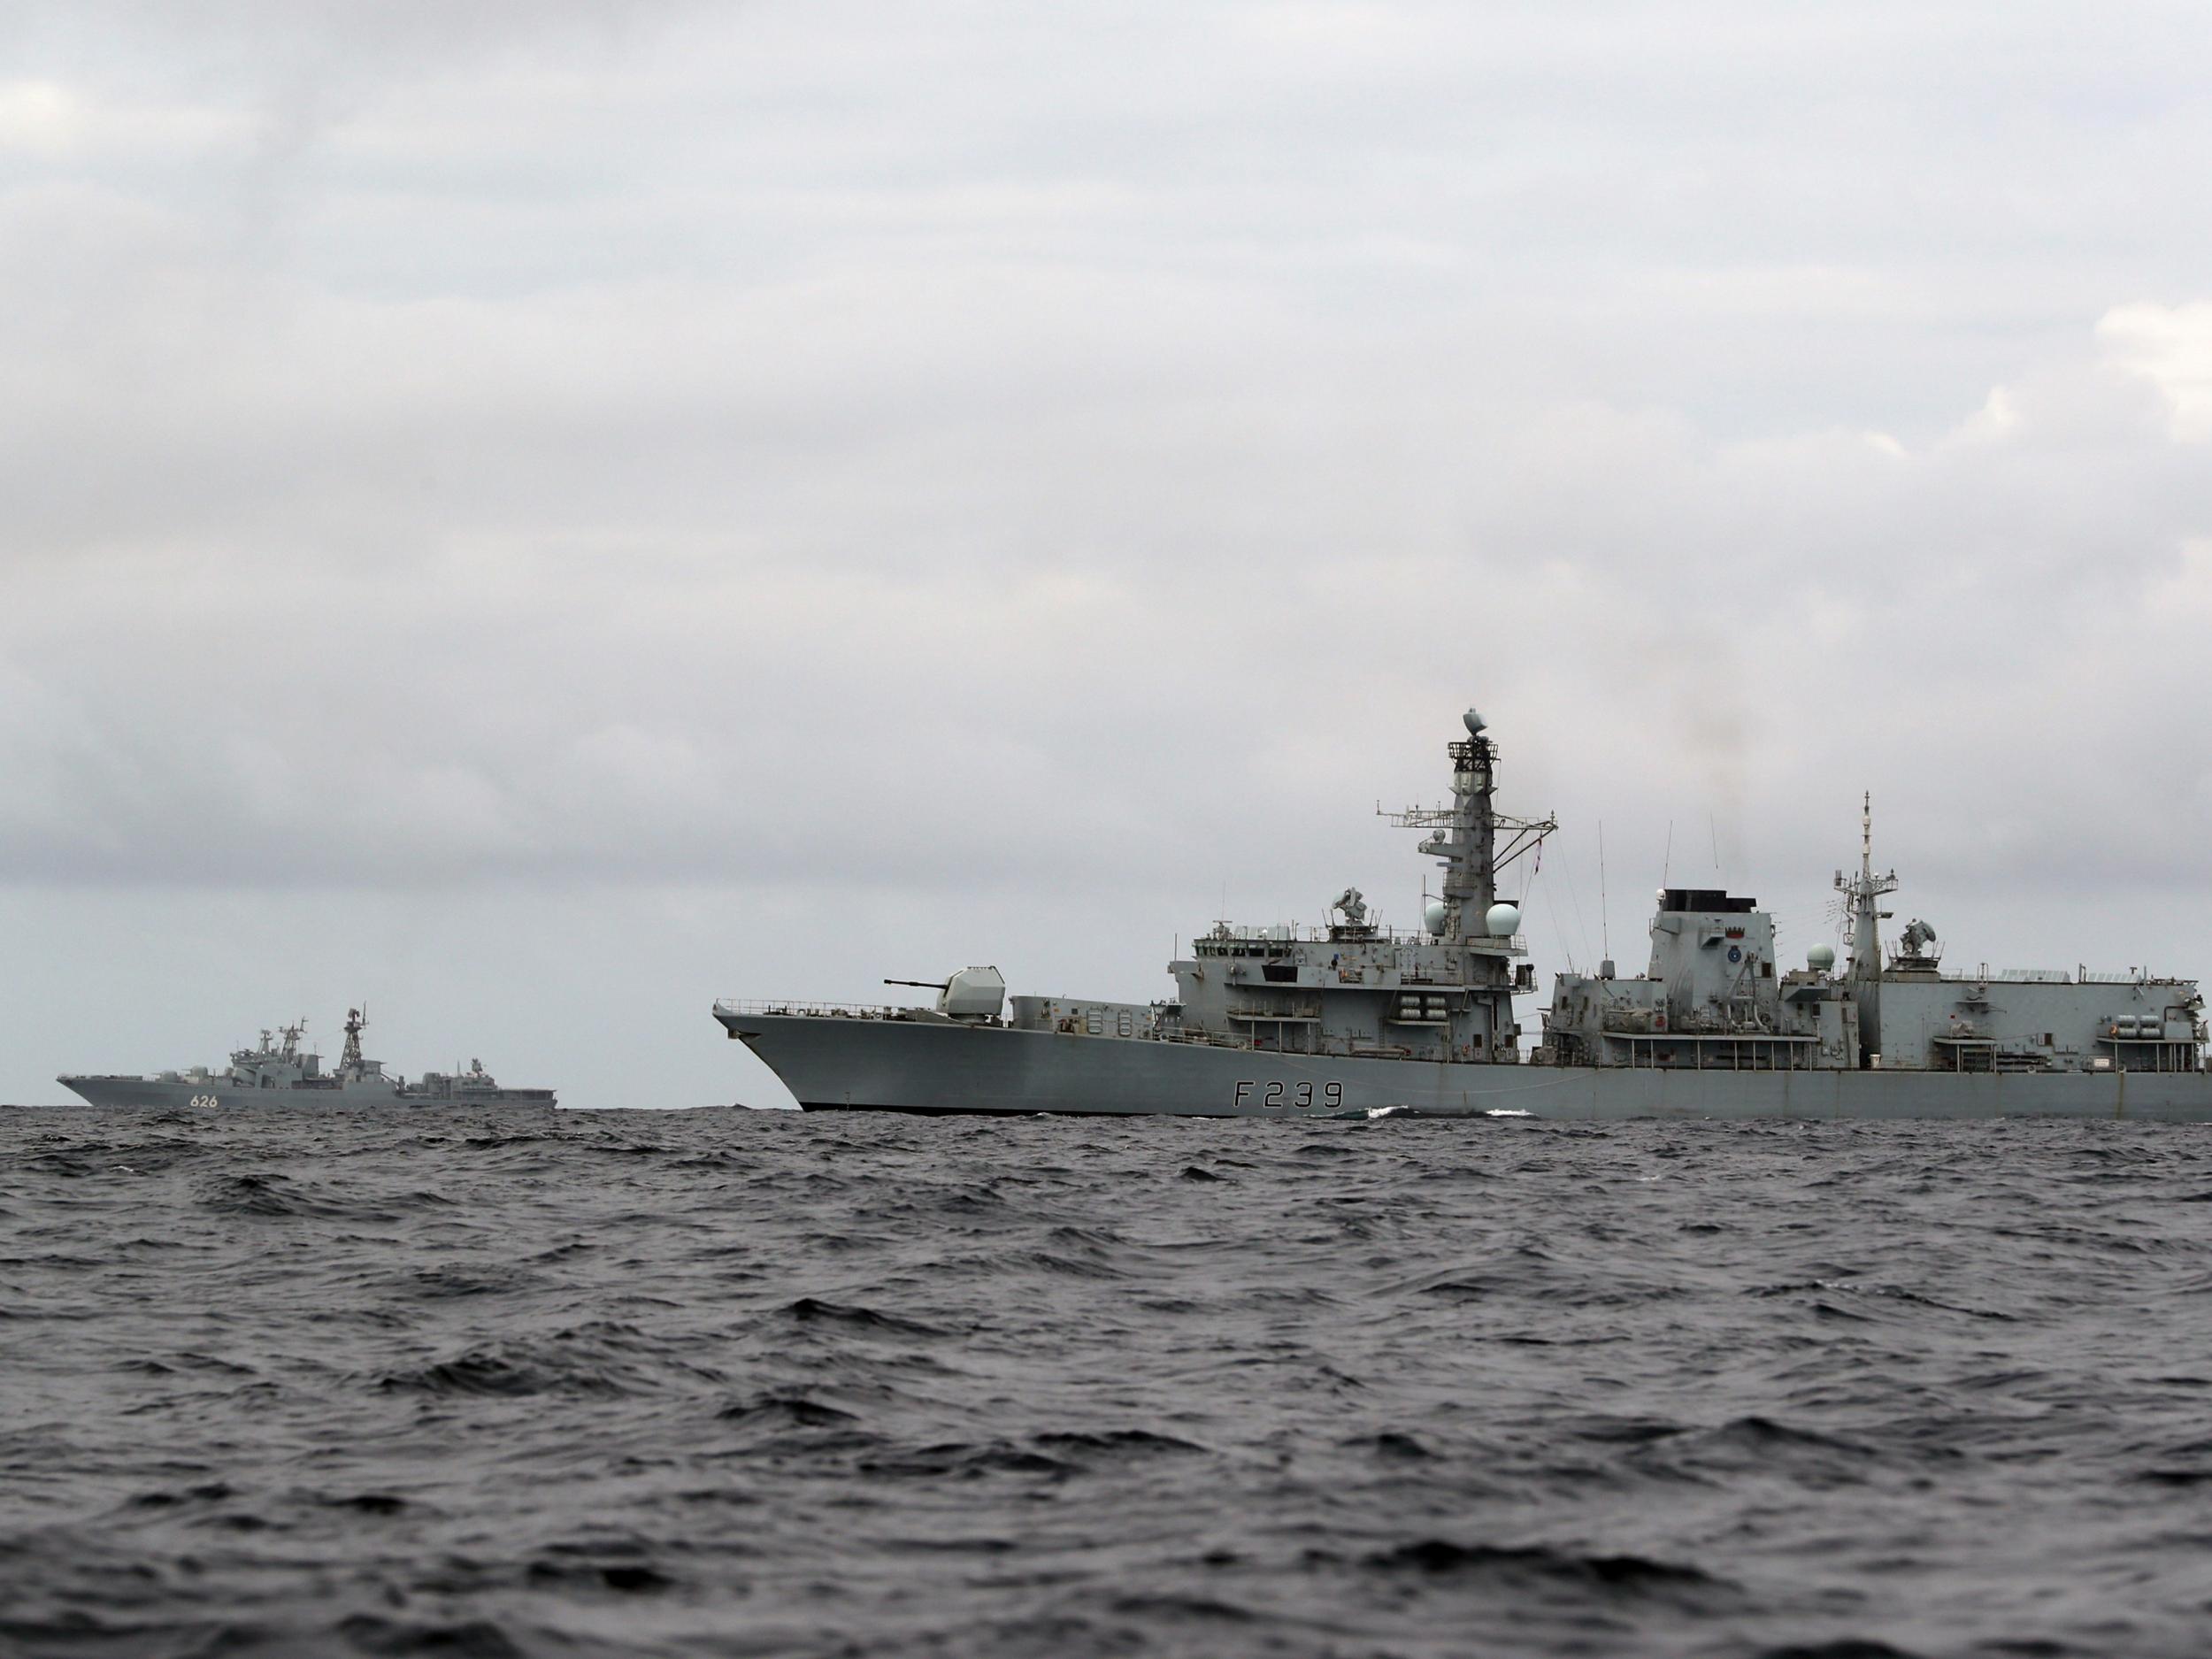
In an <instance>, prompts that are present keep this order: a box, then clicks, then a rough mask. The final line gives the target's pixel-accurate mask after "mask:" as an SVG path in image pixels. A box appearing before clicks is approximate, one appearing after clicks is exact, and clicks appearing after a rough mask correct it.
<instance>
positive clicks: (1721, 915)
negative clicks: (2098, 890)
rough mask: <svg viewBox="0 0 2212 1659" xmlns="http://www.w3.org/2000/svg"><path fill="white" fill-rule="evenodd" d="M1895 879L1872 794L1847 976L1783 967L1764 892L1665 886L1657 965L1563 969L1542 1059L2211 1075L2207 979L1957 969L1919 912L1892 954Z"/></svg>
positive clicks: (1851, 897) (1831, 959)
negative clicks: (1888, 905)
mask: <svg viewBox="0 0 2212 1659" xmlns="http://www.w3.org/2000/svg"><path fill="white" fill-rule="evenodd" d="M1898 885H1899V884H1898V879H1897V873H1896V872H1894V871H1890V872H1886V873H1885V874H1880V875H1878V874H1876V873H1875V871H1874V858H1873V824H1872V805H1871V803H1870V802H1863V803H1862V817H1861V820H1860V862H1859V869H1858V872H1856V873H1855V874H1852V875H1847V874H1845V873H1844V872H1841V871H1838V872H1836V877H1835V887H1836V890H1837V892H1839V894H1841V895H1843V898H1844V901H1845V902H1846V904H1847V909H1848V915H1849V918H1850V924H1851V954H1850V959H1849V962H1848V964H1847V966H1846V968H1845V970H1844V972H1842V973H1840V974H1838V973H1837V972H1834V969H1835V960H1836V953H1835V951H1834V950H1833V949H1832V948H1831V947H1829V946H1827V945H1815V946H1814V947H1813V948H1812V949H1810V950H1809V952H1808V953H1807V964H1806V965H1805V966H1804V967H1802V968H1796V969H1789V970H1786V971H1784V970H1778V964H1777V962H1776V952H1775V948H1774V920H1773V918H1772V917H1770V915H1768V913H1767V912H1766V911H1764V910H1760V909H1759V908H1758V902H1757V901H1756V900H1755V899H1748V898H1741V897H1738V896H1736V895H1731V894H1729V893H1726V892H1719V891H1710V890H1704V889H1696V888H1681V887H1669V888H1665V889H1663V891H1662V892H1661V893H1660V895H1659V908H1658V911H1657V913H1656V914H1655V916H1654V917H1653V918H1652V922H1651V962H1650V966H1649V967H1648V969H1647V971H1646V972H1644V973H1643V974H1641V975H1640V976H1638V977H1636V978H1633V979H1617V978H1615V977H1614V976H1613V974H1612V972H1611V964H1601V967H1600V969H1599V972H1597V973H1596V974H1594V975H1583V974H1575V973H1563V974H1561V975H1559V976H1558V979H1557V980H1556V981H1555V987H1554V990H1553V994H1552V1005H1551V1007H1550V1009H1549V1010H1547V1011H1546V1014H1545V1018H1544V1041H1543V1043H1542V1044H1541V1046H1540V1047H1539V1048H1538V1049H1537V1051H1536V1054H1535V1056H1534V1058H1535V1059H1536V1060H1537V1062H1538V1063H1540V1064H1555V1065H1568V1066H1577V1065H1586V1066H1602V1067H1624V1068H1629V1069H1637V1068H1641V1069H1645V1070H1657V1069H1668V1070H1689V1071H1888V1072H1923V1073H1925V1072H1936V1073H1943V1072H1949V1073H1953V1074H1964V1073H2008V1074H2013V1075H2021V1076H2026V1075H2040V1076H2055V1075H2061V1074H2068V1073H2082V1072H2086V1073H2092V1074H2095V1073H2108V1074H2109V1073H2117V1072H2134V1073H2144V1072H2148V1073H2154V1074H2155V1073H2180V1072H2185V1073H2199V1072H2201V1071H2203V1066H2204V1057H2203V1056H2204V1046H2203V1045H2204V1042H2205V1036H2206V1033H2205V1025H2204V1019H2203V1013H2204V998H2203V996H2202V995H2200V992H2199V990H2198V988H2197V984H2196V981H2194V980H2193V979H2174V978H2170V977H2163V976H2160V975H2156V974H2153V973H2151V972H2148V971H2147V970H2142V971H2132V970H2131V971H2130V972H2125V973H2093V972H2090V971H2089V970H2088V969H2087V968H2078V969H2077V970H2076V972H2073V973H2069V972H2066V971H2065V970H2063V969H2017V968H2016V969H2004V970H2000V971H1998V972H1991V970H1990V969H1989V967H1988V966H1987V964H1982V965H1979V966H1978V967H1977V968H1976V969H1975V970H1974V972H1971V973H1962V974H1947V973H1945V972H1943V971H1942V964H1941V961H1940V956H1939V951H1938V949H1937V941H1936V933H1935V929H1934V928H1933V927H1932V926H1929V925H1928V924H1927V923H1926V922H1924V921H1923V920H1921V919H1920V918H1917V917H1915V918H1912V919H1911V920H1909V921H1908V922H1907V923H1906V924H1905V926H1904V929H1903V932H1902V933H1901V935H1900V937H1899V942H1898V945H1897V948H1896V949H1895V950H1894V951H1893V952H1892V953H1891V954H1890V955H1889V956H1888V958H1887V960H1886V961H1885V960H1884V957H1883V954H1882V942H1881V922H1882V919H1883V918H1884V917H1885V916H1886V915H1887V914H1888V912H1886V911H1885V910H1880V909H1879V908H1878V906H1879V903H1880V901H1881V900H1882V899H1883V898H1885V897H1886V896H1887V895H1889V894H1892V893H1893V892H1895V891H1896V890H1897V887H1898ZM2185 1087H2192V1086H2185Z"/></svg>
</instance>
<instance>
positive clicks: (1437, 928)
mask: <svg viewBox="0 0 2212 1659" xmlns="http://www.w3.org/2000/svg"><path fill="white" fill-rule="evenodd" d="M1450 914H1451V912H1450V911H1449V910H1447V909H1446V908H1445V904H1444V901H1443V900H1441V899H1431V900H1430V901H1429V908H1428V910H1427V911H1426V912H1425V915H1426V917H1427V918H1428V924H1429V932H1431V933H1442V932H1443V931H1444V922H1445V918H1447V917H1448V916H1449V915H1450Z"/></svg>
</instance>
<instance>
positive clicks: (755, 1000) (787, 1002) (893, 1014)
mask: <svg viewBox="0 0 2212 1659" xmlns="http://www.w3.org/2000/svg"><path fill="white" fill-rule="evenodd" d="M714 1011H715V1012H716V1013H718V1014H782V1015H788V1016H793V1017H797V1018H807V1019H895V1018H902V1017H903V1016H905V1015H908V1014H910V1013H912V1012H913V1010H912V1009H910V1008H899V1007H895V1006H894V1005H893V1004H891V1003H889V1002H794V1001H793V1000H792V999H791V998H789V997H787V996H770V997H758V996H718V997H716V998H715V999H714Z"/></svg>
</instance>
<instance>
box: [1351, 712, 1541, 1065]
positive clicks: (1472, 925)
mask: <svg viewBox="0 0 2212 1659" xmlns="http://www.w3.org/2000/svg"><path fill="white" fill-rule="evenodd" d="M1463 718H1464V722H1465V725H1466V727H1467V735H1466V736H1465V737H1463V738H1461V739H1459V740H1457V741H1454V742H1452V743H1449V744H1447V745H1446V751H1447V752H1448V754H1449V755H1450V756H1451V759H1452V801H1451V804H1450V805H1449V806H1440V807H1408V808H1406V809H1405V810H1403V811H1402V812H1382V816H1383V817H1384V818H1387V819H1388V820H1389V821H1390V822H1391V823H1393V824H1394V825H1396V826H1398V827H1399V828H1401V829H1425V830H1428V831H1429V832H1431V833H1429V834H1428V835H1427V836H1426V837H1425V839H1424V840H1423V841H1422V842H1421V847H1420V850H1421V851H1422V852H1424V853H1426V854H1427V855H1428V856H1431V857H1432V858H1436V859H1440V860H1441V861H1442V863H1443V865H1444V891H1443V902H1444V925H1443V926H1441V927H1440V928H1438V929H1435V930H1433V931H1434V933H1436V936H1437V938H1438V941H1439V942H1440V943H1444V944H1448V945H1450V946H1452V947H1454V948H1455V950H1456V951H1457V952H1458V954H1459V956H1460V960H1461V964H1462V968H1461V972H1462V973H1463V975H1464V979H1463V983H1465V984H1466V985H1468V986H1469V987H1476V988H1478V989H1479V995H1480V1000H1482V1001H1484V1002H1487V1003H1489V1005H1490V1008H1491V1016H1490V1033H1491V1034H1492V1041H1498V1040H1500V1034H1501V1033H1507V1032H1509V1031H1510V1030H1511V1028H1512V1025H1513V1008H1512V995H1513V987H1514V964H1513V962H1512V959H1511V958H1510V957H1509V956H1505V955H1502V954H1500V953H1498V952H1495V951H1491V950H1477V949H1474V947H1475V946H1476V945H1478V944H1488V943H1492V942H1502V941H1493V940H1492V936H1491V933H1490V908H1491V906H1492V905H1494V904H1495V903H1496V902H1498V876H1499V873H1500V872H1502V871H1503V870H1504V869H1505V868H1506V867H1507V866H1508V865H1509V864H1512V863H1513V861H1514V860H1515V859H1517V858H1518V857H1520V856H1521V855H1522V854H1524V853H1526V852H1529V851H1531V850H1532V849H1535V848H1537V847H1539V846H1540V845H1541V844H1542V843H1543V840H1544V837H1545V836H1547V835H1548V834H1550V833H1552V832H1553V831H1555V830H1556V829H1557V828H1558V827H1559V820H1558V819H1557V818H1509V817H1508V816H1507V815H1505V814H1504V813H1502V812H1500V811H1499V810H1497V806H1496V803H1495V799H1494V796H1495V794H1496V789H1497V764H1498V749H1497V745H1496V744H1494V743H1493V742H1492V741H1490V740H1489V739H1488V738H1487V737H1486V736H1484V735H1483V733H1484V731H1485V729H1486V726H1487V725H1488V722H1487V721H1486V720H1484V718H1482V716H1481V715H1480V714H1479V713H1477V712H1476V711H1475V710H1472V709H1470V710H1467V712H1466V715H1465V716H1464V717H1463ZM1376 810H1378V811H1382V809H1380V808H1377V809H1376ZM1501 838H1502V843H1503V844H1502V845H1501V844H1500V843H1501Z"/></svg>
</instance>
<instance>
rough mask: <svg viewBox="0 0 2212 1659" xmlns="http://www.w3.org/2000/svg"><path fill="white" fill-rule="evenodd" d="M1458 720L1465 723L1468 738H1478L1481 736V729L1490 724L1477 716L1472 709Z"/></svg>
mask: <svg viewBox="0 0 2212 1659" xmlns="http://www.w3.org/2000/svg"><path fill="white" fill-rule="evenodd" d="M1459 718H1461V719H1463V720H1464V721H1465V722H1466V723H1467V735H1468V736H1470V737H1480V736H1481V735H1482V728H1483V727H1484V726H1487V725H1489V724H1490V722H1489V721H1487V720H1486V719H1484V718H1482V716H1481V715H1479V714H1478V713H1477V712H1476V711H1475V710H1472V709H1470V710H1467V712H1466V713H1464V714H1463V715H1461V716H1460V717H1459Z"/></svg>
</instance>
